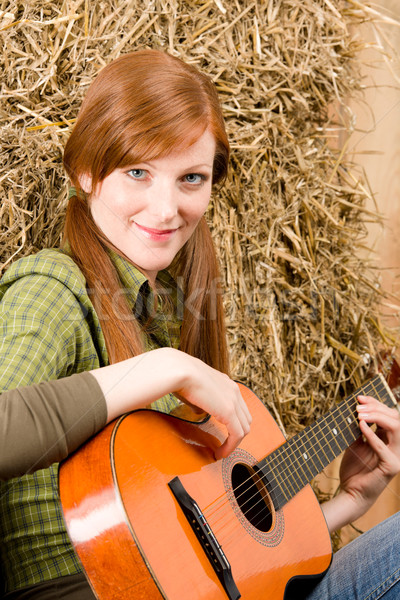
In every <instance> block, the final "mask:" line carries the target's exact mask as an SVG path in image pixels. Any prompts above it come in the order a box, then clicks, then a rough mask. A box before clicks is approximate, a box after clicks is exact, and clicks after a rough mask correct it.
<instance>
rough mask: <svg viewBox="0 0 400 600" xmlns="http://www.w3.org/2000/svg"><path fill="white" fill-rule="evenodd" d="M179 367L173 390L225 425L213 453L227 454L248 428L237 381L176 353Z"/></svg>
mask: <svg viewBox="0 0 400 600" xmlns="http://www.w3.org/2000/svg"><path fill="white" fill-rule="evenodd" d="M180 354H181V355H183V357H182V356H181V357H180V360H181V367H183V369H184V370H186V375H184V376H183V381H182V383H181V385H180V386H179V387H178V388H177V389H175V390H174V394H175V395H176V396H177V397H178V398H179V399H180V400H182V401H183V402H185V403H186V404H188V405H189V406H191V407H195V408H198V409H200V410H202V411H205V412H206V413H209V414H210V415H213V417H215V418H216V419H217V421H219V422H220V423H222V424H223V425H225V427H226V429H227V438H226V440H225V442H224V443H223V444H222V445H221V446H220V447H219V448H218V450H217V451H216V452H215V457H216V458H217V459H218V458H223V457H226V456H228V455H229V454H230V453H231V452H232V451H233V450H234V449H235V448H236V446H238V444H239V443H240V442H241V441H242V439H243V438H244V436H245V435H247V434H248V433H249V431H250V425H251V421H252V417H251V414H250V411H249V409H248V407H247V404H246V403H245V401H244V400H243V398H242V395H241V393H240V391H239V387H238V385H237V383H235V382H234V381H233V380H232V379H230V377H228V375H225V373H221V372H220V371H218V370H216V369H213V368H212V367H209V366H208V365H207V364H205V363H204V362H203V361H201V360H199V359H198V358H194V357H193V356H190V355H188V354H185V353H183V352H181V353H180Z"/></svg>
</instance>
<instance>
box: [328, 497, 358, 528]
mask: <svg viewBox="0 0 400 600" xmlns="http://www.w3.org/2000/svg"><path fill="white" fill-rule="evenodd" d="M321 509H322V512H323V513H324V517H325V520H326V524H327V526H328V529H329V531H330V533H333V532H334V531H337V530H338V529H341V528H342V527H344V526H345V525H348V524H349V523H352V522H353V521H355V520H356V519H358V518H359V517H360V516H361V514H362V512H360V510H359V508H358V507H357V505H356V503H355V501H354V499H353V498H352V497H351V496H349V494H346V493H345V492H339V494H338V495H337V496H335V497H334V498H331V500H329V501H328V502H324V504H322V505H321Z"/></svg>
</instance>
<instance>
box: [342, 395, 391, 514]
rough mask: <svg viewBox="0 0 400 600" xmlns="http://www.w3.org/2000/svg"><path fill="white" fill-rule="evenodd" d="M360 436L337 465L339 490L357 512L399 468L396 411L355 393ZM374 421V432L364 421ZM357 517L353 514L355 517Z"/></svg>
mask: <svg viewBox="0 0 400 600" xmlns="http://www.w3.org/2000/svg"><path fill="white" fill-rule="evenodd" d="M357 400H358V402H359V405H358V406H357V412H358V417H359V425H360V429H361V433H362V434H363V437H360V438H358V440H356V441H355V442H354V443H353V444H352V445H351V446H350V447H349V448H348V449H347V450H346V452H345V454H344V456H343V460H342V463H341V466H340V483H341V490H342V492H345V493H346V494H349V495H350V497H351V498H352V500H353V501H354V503H355V509H356V512H358V513H359V514H358V515H357V516H361V515H362V514H364V513H365V511H366V510H368V508H369V507H370V506H371V505H372V504H373V503H374V502H375V500H376V499H377V497H378V496H379V494H380V493H381V492H382V491H383V489H384V488H385V487H386V486H387V484H388V483H389V481H390V480H391V479H392V478H393V477H394V476H395V475H396V474H397V473H399V472H400V414H399V412H398V410H397V409H396V408H389V407H387V406H386V405H384V404H382V402H378V401H377V400H375V399H374V398H371V397H370V396H358V398H357ZM373 423H375V424H376V426H377V427H376V431H375V432H374V431H373V430H372V428H371V427H370V426H369V425H368V424H373ZM356 518H357V517H356Z"/></svg>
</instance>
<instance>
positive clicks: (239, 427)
mask: <svg viewBox="0 0 400 600" xmlns="http://www.w3.org/2000/svg"><path fill="white" fill-rule="evenodd" d="M91 373H92V375H93V376H94V377H95V378H96V379H97V381H98V383H99V385H100V387H101V389H102V391H103V394H104V396H105V399H106V403H107V411H108V421H111V420H113V419H115V418H116V417H118V416H119V415H121V414H124V413H126V412H129V411H131V410H135V409H138V408H144V407H146V406H148V405H149V404H151V403H152V402H154V401H156V400H158V399H159V398H161V397H162V396H165V395H166V394H169V393H171V392H172V393H173V394H175V395H176V396H177V397H178V398H179V399H180V400H182V401H183V402H185V403H186V404H188V405H189V406H191V407H192V408H193V407H194V408H196V409H199V410H201V411H205V412H207V413H209V414H210V415H212V416H213V417H215V419H217V421H219V422H220V423H222V424H223V425H224V426H225V427H226V430H227V437H226V440H225V441H224V442H223V444H222V445H221V446H220V447H219V448H218V450H217V451H216V453H215V456H216V458H217V459H218V458H222V457H226V456H228V455H229V454H230V453H231V452H232V451H233V450H234V449H235V448H236V446H237V445H238V444H239V443H240V442H241V440H242V439H243V438H244V436H245V435H246V434H247V433H248V432H249V430H250V424H251V420H252V418H251V415H250V412H249V410H248V408H247V405H246V403H245V401H244V400H243V398H242V396H241V394H240V391H239V387H238V385H237V384H236V383H235V382H234V381H233V380H232V379H230V378H229V377H228V376H227V375H225V374H224V373H221V372H220V371H217V370H216V369H213V368H212V367H210V366H208V365H207V364H205V363H204V362H203V361H201V360H199V359H198V358H195V357H193V356H190V355H189V354H186V353H185V352H181V351H180V350H175V349H174V348H158V349H157V350H151V351H150V352H145V353H143V354H140V355H139V356H135V357H133V358H131V359H128V360H125V361H122V362H120V363H115V364H113V365H109V366H107V367H103V368H101V369H95V370H94V371H91Z"/></svg>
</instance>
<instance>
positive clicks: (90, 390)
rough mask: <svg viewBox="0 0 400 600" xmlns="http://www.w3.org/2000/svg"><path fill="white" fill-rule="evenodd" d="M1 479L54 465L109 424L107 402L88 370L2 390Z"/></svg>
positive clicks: (0, 405) (0, 397)
mask: <svg viewBox="0 0 400 600" xmlns="http://www.w3.org/2000/svg"><path fill="white" fill-rule="evenodd" d="M0 407H1V415H2V418H1V419H0V479H1V480H3V481H4V480H6V479H10V478H12V477H17V476H20V475H23V474H25V473H33V472H34V471H36V470H37V469H44V468H46V467H49V466H50V465H51V464H52V463H54V462H59V461H60V460H62V459H64V458H66V457H67V456H68V454H70V453H71V452H73V451H74V450H75V449H76V448H78V447H79V446H80V445H81V444H82V443H83V442H85V441H86V440H87V439H88V438H89V437H91V436H92V435H94V434H95V433H97V432H98V431H99V430H100V429H102V428H103V427H104V425H105V424H106V420H107V406H106V401H105V398H104V395H103V393H102V391H101V389H100V386H99V384H98V383H97V381H96V379H95V378H94V377H93V376H92V375H91V374H90V373H88V372H84V373H80V374H77V375H72V376H71V377H66V378H64V379H59V380H56V381H49V382H46V383H40V384H36V385H32V386H29V387H24V388H18V389H15V390H11V391H8V392H4V393H3V394H1V395H0Z"/></svg>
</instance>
